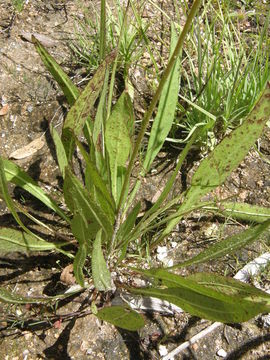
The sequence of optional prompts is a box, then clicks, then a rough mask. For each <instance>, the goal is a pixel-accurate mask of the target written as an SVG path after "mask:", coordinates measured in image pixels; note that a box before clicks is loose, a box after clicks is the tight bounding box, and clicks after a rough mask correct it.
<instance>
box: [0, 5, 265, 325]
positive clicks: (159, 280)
mask: <svg viewBox="0 0 270 360" xmlns="http://www.w3.org/2000/svg"><path fill="white" fill-rule="evenodd" d="M199 7H200V1H198V0H196V1H194V4H193V6H192V8H191V9H190V12H189V15H188V18H187V21H186V25H185V26H184V28H183V29H182V31H181V33H180V36H178V35H177V33H176V31H175V29H174V27H173V26H172V29H171V56H170V60H169V63H168V65H167V68H166V69H165V70H164V73H163V77H162V78H161V81H160V84H159V86H158V88H157V91H156V93H155V95H154V97H153V99H152V102H151V104H150V105H149V108H148V111H147V112H146V114H145V117H144V119H143V120H142V122H141V125H140V128H139V129H138V133H137V134H136V135H135V129H134V128H135V116H134V111H133V103H132V100H131V98H130V96H129V93H128V90H127V89H126V90H124V91H123V93H122V94H121V95H120V96H119V98H118V100H117V102H116V104H115V105H114V107H113V108H112V111H111V110H110V109H111V104H110V103H109V104H108V99H111V96H110V91H111V89H113V86H114V78H115V76H114V75H115V74H114V69H115V68H116V67H115V66H113V68H112V70H111V67H112V65H114V64H115V63H116V62H117V49H116V51H114V52H113V53H111V54H108V55H107V56H105V57H104V59H103V60H101V64H100V66H99V68H98V69H97V71H96V73H95V74H94V76H93V77H92V79H91V80H90V81H89V83H88V84H87V85H86V87H85V88H84V89H83V90H82V91H80V90H79V89H78V88H77V87H76V86H75V85H74V84H73V83H72V81H71V80H70V78H69V77H68V76H67V74H65V73H64V71H63V70H62V69H61V67H60V66H59V65H58V64H57V62H56V61H55V60H54V59H53V57H52V56H51V55H50V54H49V53H48V52H47V50H46V49H45V48H44V47H43V46H42V45H41V44H40V43H39V42H38V41H37V40H36V39H34V38H33V41H34V43H35V47H36V49H37V51H38V53H39V54H40V57H41V59H42V61H43V62H44V65H45V66H46V68H47V69H48V70H49V72H50V73H51V74H52V76H53V77H54V79H55V80H56V81H57V83H58V84H59V86H60V87H61V89H62V90H63V92H64V94H65V96H66V99H67V102H68V103H69V105H70V110H69V112H68V114H67V116H66V118H65V121H64V124H63V128H62V134H61V135H59V134H58V132H57V131H56V130H55V129H54V127H53V126H52V125H51V127H50V131H51V135H52V138H53V140H54V144H55V148H56V154H57V160H58V164H59V169H60V172H61V174H62V177H63V184H64V185H63V198H64V201H65V205H66V207H67V209H68V211H64V210H63V208H62V207H60V205H59V204H58V203H57V202H56V201H55V200H53V198H52V197H51V196H50V195H49V194H47V193H46V192H45V191H44V190H43V189H42V188H41V187H40V186H39V185H38V184H37V183H36V182H35V181H34V180H33V179H32V178H31V177H30V176H29V175H28V174H26V173H25V172H24V171H23V170H22V169H20V167H18V166H17V165H16V164H14V163H13V162H11V161H9V160H7V159H3V158H2V157H0V192H1V197H2V198H3V199H4V201H5V202H6V204H7V206H8V208H9V210H10V212H11V213H12V215H13V216H14V218H15V220H16V221H17V223H18V225H19V227H20V230H15V229H9V228H4V227H2V228H1V229H0V249H1V251H2V252H12V251H22V252H23V251H25V252H34V251H60V252H61V253H63V254H64V255H66V256H69V257H70V258H71V259H72V261H73V268H74V274H75V277H76V281H77V283H78V284H79V285H80V286H81V289H80V291H82V290H83V289H84V287H85V272H84V267H85V262H86V259H87V258H90V259H91V269H90V270H91V275H92V280H93V283H94V285H95V288H96V289H97V290H98V291H101V292H106V291H114V290H115V286H116V285H115V284H114V282H113V279H112V276H111V272H112V271H113V272H114V273H116V274H117V273H118V271H119V270H120V271H121V273H123V272H127V273H128V272H129V269H127V268H126V266H127V265H126V264H125V265H124V264H123V263H122V260H123V259H125V257H126V253H127V250H128V248H129V246H130V244H132V243H133V242H134V241H137V240H138V239H140V238H141V237H142V236H143V235H144V234H145V233H147V232H149V231H150V230H153V228H155V227H159V226H160V225H161V224H163V230H162V232H161V233H160V232H157V236H156V237H153V238H152V240H151V242H150V247H151V249H153V248H154V247H155V246H157V244H159V243H160V242H161V241H162V240H163V239H164V238H166V237H167V236H168V235H169V234H170V233H171V232H172V231H173V229H174V227H175V226H176V225H177V224H178V223H179V222H180V221H181V219H182V218H183V217H184V216H186V215H188V214H190V213H191V212H192V211H194V210H195V209H199V208H200V209H201V211H204V208H205V209H207V208H209V207H213V206H215V204H214V203H205V202H203V201H202V198H203V197H204V196H205V195H206V194H207V193H209V192H211V191H212V190H214V189H215V188H216V187H218V186H220V185H221V184H222V183H223V182H224V181H225V180H226V179H227V178H228V176H229V175H230V174H231V172H232V171H233V170H234V169H236V168H237V167H238V165H239V164H240V162H241V161H242V160H243V159H244V157H245V156H246V155H247V153H248V151H249V150H250V148H251V147H252V146H253V144H254V143H255V141H256V140H257V139H258V138H259V137H260V135H261V133H262V131H263V128H264V126H265V124H266V122H267V121H268V120H269V117H270V82H268V83H266V84H265V88H264V90H263V92H262V93H261V94H259V95H258V99H257V102H256V104H255V106H254V108H253V109H252V111H251V112H250V114H249V115H248V116H247V118H246V119H244V120H243V122H242V125H240V126H239V127H238V128H236V129H235V130H233V131H232V132H231V133H230V134H228V135H227V136H226V137H225V138H224V139H223V140H222V141H221V142H220V143H219V145H218V146H217V147H216V148H215V149H214V150H213V151H212V152H211V153H210V154H209V155H208V156H207V157H206V158H205V159H204V160H202V161H201V163H200V166H199V167H198V169H197V170H196V172H195V173H194V175H193V178H192V182H191V186H190V187H189V189H188V190H187V191H186V192H185V193H183V194H182V195H181V196H177V197H175V198H173V199H171V200H170V201H168V200H167V197H168V194H169V193H170V190H171V189H172V186H173V183H174V181H175V179H176V176H177V174H178V172H179V170H180V169H181V166H182V164H183V161H184V160H185V158H186V156H187V154H188V152H189V150H190V148H191V146H192V144H193V142H194V141H195V140H196V136H198V135H199V133H198V132H199V130H198V131H197V132H195V133H194V135H193V136H192V138H191V139H190V141H189V142H188V143H187V145H186V146H185V148H184V149H183V151H182V152H181V153H180V154H179V157H178V161H177V165H176V167H175V169H174V171H173V172H172V173H171V175H170V178H169V180H168V182H167V184H166V186H165V187H164V189H163V191H162V193H161V195H160V197H159V198H158V200H157V201H156V203H155V204H154V205H153V206H152V207H151V208H150V209H149V210H148V211H146V212H145V214H144V216H143V217H142V218H140V219H139V220H138V214H139V212H140V202H137V203H136V202H135V200H134V199H135V195H136V194H137V192H138V190H139V188H140V186H141V181H142V180H141V179H142V178H143V177H144V176H145V175H146V174H147V172H148V171H149V170H150V169H151V165H152V164H153V161H154V159H155V158H156V156H157V154H158V153H159V151H160V150H161V149H162V146H163V144H164V141H165V139H166V137H167V136H168V133H169V131H170V129H171V126H172V124H173V120H174V114H175V109H176V106H177V100H178V92H179V84H180V73H181V65H180V64H181V61H180V53H181V49H182V47H183V44H184V40H185V37H186V35H187V33H188V31H189V29H190V26H191V24H192V21H193V19H194V17H195V15H196V13H197V11H199ZM103 10H104V8H103ZM105 38H106V37H105ZM101 58H103V56H101ZM109 80H110V81H111V83H109ZM108 94H109V95H108ZM97 101H99V102H98V107H97V111H96V117H95V118H92V117H91V115H90V114H93V109H94V106H95V104H96V103H97ZM157 105H158V106H157ZM156 107H157V112H156V115H155V117H154V121H153V123H152V127H151V132H150V137H149V139H148V147H147V149H146V151H145V153H144V154H143V156H144V159H143V162H142V166H141V171H140V176H139V177H138V180H137V182H136V183H135V185H134V186H133V187H132V188H130V185H129V184H130V176H131V173H132V169H133V168H134V164H135V161H136V159H137V156H138V152H139V151H140V149H141V145H142V140H143V138H144V135H145V131H146V129H147V128H148V125H149V121H150V119H151V117H152V115H153V111H154V110H155V109H156ZM82 139H83V140H82ZM85 145H87V146H85ZM75 149H77V151H79V152H80V153H81V156H82V158H83V159H84V163H85V168H84V183H83V182H82V181H81V180H80V179H79V178H78V177H76V175H75V173H74V170H73V155H74V151H75ZM86 149H87V150H86ZM9 182H12V183H14V184H15V185H17V186H19V187H21V188H23V189H24V190H26V191H28V192H29V193H30V194H32V195H33V196H35V197H36V198H37V199H38V200H39V201H41V202H43V203H44V204H45V205H46V206H47V207H48V208H50V209H51V210H53V211H54V212H55V213H56V214H57V215H58V216H59V218H61V219H62V220H63V221H65V222H66V223H67V225H69V227H70V232H71V233H72V234H73V237H74V239H75V240H76V241H77V247H76V248H74V249H73V250H66V246H67V245H69V246H70V244H68V243H66V242H64V241H63V242H48V241H46V239H44V238H42V237H41V236H38V235H37V234H35V233H34V232H32V231H31V230H30V229H29V228H27V227H26V226H25V225H24V223H23V222H22V220H21V218H20V216H19V214H18V205H17V204H16V203H15V202H14V201H13V199H12V198H11V196H10V194H9V192H8V186H7V184H8V183H9ZM223 208H224V211H225V212H226V214H230V216H233V217H236V218H239V219H241V218H242V219H245V220H249V221H251V222H253V223H254V222H255V223H256V222H257V223H258V224H257V225H255V226H251V227H250V228H249V229H247V230H245V231H244V232H242V233H240V234H238V235H234V236H231V237H228V238H226V239H224V240H222V241H219V242H218V243H217V244H214V245H212V246H210V247H209V248H208V249H207V250H205V251H203V252H202V253H200V254H199V255H197V256H195V257H194V258H192V259H187V260H186V261H185V262H183V263H180V264H177V265H175V266H174V267H173V268H170V269H150V270H144V271H143V270H139V269H132V272H133V273H134V271H135V272H136V273H137V274H138V275H139V274H141V275H142V276H144V277H147V278H149V279H150V283H151V284H152V286H149V287H148V288H126V290H127V291H129V292H132V293H136V294H141V295H146V296H152V297H156V298H159V299H162V300H167V301H169V302H171V303H173V304H175V305H177V306H180V307H181V308H183V309H184V310H185V311H187V312H189V313H190V314H192V315H196V316H199V317H202V318H207V319H211V320H214V321H221V322H224V323H233V322H242V321H246V320H248V319H250V318H252V317H254V316H256V315H257V314H259V313H263V312H269V311H270V295H268V294H266V293H264V292H262V291H260V290H258V289H256V288H254V287H252V286H250V285H247V284H242V283H240V282H239V281H237V280H234V279H231V278H227V277H223V276H220V275H217V274H206V273H205V274H204V273H200V274H194V275H192V276H187V277H182V276H179V275H176V274H174V273H173V270H174V269H175V268H180V267H184V266H189V265H192V264H198V263H202V262H206V261H209V260H213V259H217V258H219V257H222V256H224V255H226V254H229V253H232V252H234V251H236V250H237V249H240V248H242V247H243V246H246V245H248V244H251V243H252V242H254V241H256V240H257V239H258V238H259V237H260V235H261V234H262V233H263V232H265V231H267V230H268V228H269V226H270V211H269V209H264V208H260V207H255V206H251V205H248V204H237V205H235V204H232V203H226V202H225V203H224V204H223ZM160 215H162V217H160ZM157 218H160V219H162V220H161V221H160V222H158V223H157V221H156V219H157ZM31 219H32V221H36V222H37V223H38V224H39V225H41V226H42V225H44V226H46V224H42V223H41V222H40V220H37V219H35V218H33V216H31ZM88 273H89V272H88ZM116 284H117V283H116ZM156 284H159V285H158V286H157V285H156ZM64 296H70V294H68V295H61V296H59V297H56V298H58V299H59V298H63V297H64ZM54 299H55V298H25V297H21V296H19V295H16V294H14V293H11V292H9V291H7V290H5V289H3V288H0V300H1V301H3V302H7V303H27V302H29V303H39V302H44V301H45V302H47V301H52V300H54ZM95 313H96V315H97V316H98V317H99V318H100V319H102V320H106V321H108V322H111V323H113V324H115V325H116V326H119V327H122V328H125V329H128V330H137V329H139V328H140V327H142V326H143V325H144V320H143V318H142V316H141V315H140V314H139V313H137V312H135V311H134V310H132V309H130V308H129V307H128V306H112V307H109V306H105V307H104V308H102V309H98V310H97V312H95Z"/></svg>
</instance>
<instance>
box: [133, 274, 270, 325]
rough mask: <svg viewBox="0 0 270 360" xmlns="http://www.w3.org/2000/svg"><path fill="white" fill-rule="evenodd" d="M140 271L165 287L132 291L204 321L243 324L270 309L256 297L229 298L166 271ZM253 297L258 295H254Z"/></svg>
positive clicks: (234, 296)
mask: <svg viewBox="0 0 270 360" xmlns="http://www.w3.org/2000/svg"><path fill="white" fill-rule="evenodd" d="M137 271H138V270H137ZM138 272H140V273H143V274H144V275H146V276H149V277H152V278H154V279H155V280H157V281H159V282H160V281H161V284H162V285H163V288H148V289H145V288H143V289H130V290H131V291H132V292H134V293H136V294H141V295H147V296H153V297H157V298H159V299H162V300H167V301H169V302H171V303H173V304H175V305H177V306H179V307H181V308H182V309H184V310H185V311H187V312H189V313H190V314H192V315H195V316H199V317H201V318H206V319H209V320H213V321H220V322H224V323H234V322H243V321H247V320H249V319H251V318H252V317H254V316H256V315H257V314H259V313H262V312H267V311H269V310H270V306H269V305H267V301H266V300H265V299H263V300H262V298H258V299H256V301H252V300H251V299H250V298H252V295H251V296H247V297H244V296H243V297H242V298H238V297H237V295H235V294H234V295H233V292H232V294H230V295H228V294H226V293H225V292H221V291H217V290H215V289H213V288H210V287H209V286H204V285H202V284H200V283H198V282H197V281H194V280H192V279H188V278H184V277H182V276H179V275H175V274H172V273H169V272H167V271H166V270H162V269H151V270H146V271H141V270H139V271H138ZM164 286H165V287H166V288H164ZM252 294H253V295H254V292H252Z"/></svg>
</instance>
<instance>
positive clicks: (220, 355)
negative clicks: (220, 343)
mask: <svg viewBox="0 0 270 360" xmlns="http://www.w3.org/2000/svg"><path fill="white" fill-rule="evenodd" d="M217 356H219V357H222V358H225V357H226V356H227V351H225V350H224V349H219V350H218V351H217Z"/></svg>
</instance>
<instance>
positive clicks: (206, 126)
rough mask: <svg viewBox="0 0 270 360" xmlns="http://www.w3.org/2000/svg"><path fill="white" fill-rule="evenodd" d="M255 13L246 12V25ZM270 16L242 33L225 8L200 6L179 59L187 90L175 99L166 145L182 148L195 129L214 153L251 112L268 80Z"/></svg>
mask: <svg viewBox="0 0 270 360" xmlns="http://www.w3.org/2000/svg"><path fill="white" fill-rule="evenodd" d="M257 13H258V14H260V11H259V10H257V11H256V12H255V13H254V11H248V10H246V11H245V14H244V16H245V17H246V21H248V20H249V21H250V22H251V21H252V18H254V17H255V16H257ZM269 15H270V13H269V12H268V13H267V12H266V15H265V16H264V18H265V22H264V25H263V26H259V25H256V27H255V32H254V30H253V31H252V33H249V32H248V33H245V32H243V31H242V30H241V26H242V25H241V18H240V17H241V13H240V12H236V11H234V10H233V9H232V8H231V7H229V6H227V5H226V2H214V1H213V2H208V3H207V2H204V13H203V14H202V15H201V16H198V17H197V18H196V21H194V23H193V26H192V29H191V32H190V33H189V42H188V46H187V48H186V49H185V56H184V57H183V75H182V82H183V84H185V83H186V84H187V86H183V89H182V91H181V94H180V99H181V100H180V104H179V117H178V118H176V121H175V124H174V128H173V131H172V133H171V135H170V136H171V137H172V139H170V140H171V141H174V142H186V141H187V139H188V138H189V137H190V136H191V134H192V133H193V131H194V130H195V129H196V128H197V127H198V126H199V127H201V130H202V131H201V139H200V140H201V142H202V143H204V144H207V145H208V147H210V148H211V149H213V146H215V145H216V144H217V142H218V140H220V138H222V136H223V135H224V134H225V133H226V132H227V131H228V130H229V129H232V128H234V127H235V126H238V125H239V124H240V123H241V121H242V119H243V118H244V117H245V116H246V115H247V114H248V113H249V112H250V111H251V109H252V107H253V105H254V103H255V101H256V99H257V96H258V93H260V91H261V90H262V89H263V88H264V86H265V83H266V81H267V79H268V78H269V74H270V69H269V38H268V35H267V33H268V29H269ZM260 16H262V15H260ZM202 17H203V26H202ZM250 19H251V20H250ZM253 21H255V20H253ZM252 46H254V51H252V52H251V51H250V48H251V47H252ZM202 109H203V110H204V111H202ZM177 130H180V131H177ZM180 134H181V136H179V135H180Z"/></svg>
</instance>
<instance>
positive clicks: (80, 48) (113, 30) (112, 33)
mask: <svg viewBox="0 0 270 360" xmlns="http://www.w3.org/2000/svg"><path fill="white" fill-rule="evenodd" d="M102 4H103V2H102ZM105 7H106V5H105V3H104V4H103V7H102V11H101V13H100V14H98V12H97V10H96V9H95V7H94V5H92V13H91V14H89V10H86V11H85V16H84V19H83V20H80V19H77V18H75V33H76V35H77V36H76V40H75V41H74V42H73V43H72V44H71V48H72V50H73V52H74V54H75V57H76V61H77V62H78V63H79V64H80V65H81V66H83V67H86V69H87V70H88V71H90V72H92V71H94V70H96V69H97V67H98V65H99V59H100V54H102V53H103V52H105V51H107V53H108V52H110V51H112V50H113V49H115V48H116V47H118V67H121V68H122V71H123V77H124V79H125V80H127V77H128V71H129V68H130V66H131V64H134V63H136V62H137V61H138V59H139V58H140V57H141V56H142V53H143V49H144V46H143V39H144V40H145V39H146V35H145V32H146V29H147V24H145V22H144V21H143V20H142V19H141V18H140V17H139V16H138V17H137V20H136V17H135V16H136V15H137V12H136V7H135V6H134V5H133V4H132V7H133V10H134V12H135V16H132V14H128V15H127V14H126V7H125V6H124V5H122V4H121V3H120V1H119V0H115V1H114V6H113V7H114V10H115V11H112V10H111V7H110V6H109V5H107V8H106V9H107V12H106V13H105ZM127 7H128V5H127ZM105 14H106V15H105ZM105 16H106V19H105ZM137 22H138V23H139V24H137ZM121 32H122V34H121ZM103 35H104V36H103ZM105 38H107V41H106V42H105ZM146 41H147V40H146ZM101 49H103V50H101Z"/></svg>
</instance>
